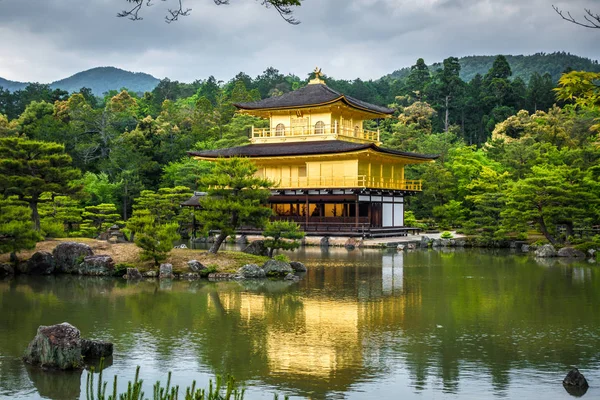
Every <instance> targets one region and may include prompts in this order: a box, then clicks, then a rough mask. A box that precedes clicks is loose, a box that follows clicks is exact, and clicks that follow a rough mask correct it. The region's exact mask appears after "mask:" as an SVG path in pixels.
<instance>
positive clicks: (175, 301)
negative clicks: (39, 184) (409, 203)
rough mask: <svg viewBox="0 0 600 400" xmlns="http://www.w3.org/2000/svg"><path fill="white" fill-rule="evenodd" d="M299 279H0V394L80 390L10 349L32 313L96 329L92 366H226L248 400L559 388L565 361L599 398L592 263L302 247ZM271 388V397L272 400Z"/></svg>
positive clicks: (45, 320) (150, 371)
mask: <svg viewBox="0 0 600 400" xmlns="http://www.w3.org/2000/svg"><path fill="white" fill-rule="evenodd" d="M290 258H291V259H296V260H299V261H303V262H305V263H306V264H307V266H308V267H309V272H308V273H306V275H305V276H304V277H303V279H302V280H301V281H300V282H298V283H294V282H283V281H242V282H208V281H196V282H183V281H173V282H164V281H163V282H160V283H159V282H158V281H143V282H140V283H128V282H126V281H125V280H122V279H103V278H93V277H78V276H59V277H35V278H34V277H18V278H17V279H13V280H4V281H0V398H17V399H37V398H50V399H78V398H85V390H84V388H85V386H84V385H85V376H86V373H85V372H84V373H81V372H76V373H49V372H43V371H39V370H37V369H35V368H29V367H26V366H25V365H24V364H23V363H22V362H21V360H20V356H21V354H22V353H23V351H24V350H25V348H26V347H27V343H28V342H29V341H30V340H31V339H32V338H33V336H34V335H35V332H36V329H37V327H38V325H41V324H42V325H48V324H55V323H60V322H63V321H68V322H70V323H71V324H73V325H75V326H77V327H78V328H79V329H80V330H81V332H82V335H83V336H86V337H90V338H95V339H102V340H109V341H112V342H113V343H114V344H115V354H114V357H113V359H112V361H110V362H109V364H110V365H109V367H108V368H107V369H106V370H105V373H104V377H105V379H107V380H111V381H112V377H113V375H118V376H119V382H120V387H121V389H123V390H124V389H125V385H126V381H127V380H129V379H132V378H133V375H134V372H135V367H136V366H137V365H140V366H141V376H142V377H143V378H144V381H145V392H146V393H147V394H148V395H151V393H152V384H153V383H154V382H156V381H157V380H163V381H165V380H166V376H167V372H168V371H173V382H174V383H175V384H179V385H181V386H187V385H189V384H190V383H191V381H192V380H196V381H197V382H198V383H199V384H200V385H201V386H202V387H204V386H207V385H208V381H209V379H211V378H213V377H214V376H215V374H221V375H227V374H231V375H233V376H235V378H236V379H237V380H238V381H240V382H241V383H242V384H243V385H245V386H246V387H247V388H248V390H247V392H246V398H247V399H250V400H251V399H272V398H273V393H279V394H280V395H289V396H290V397H291V398H310V399H323V398H327V399H373V398H380V399H387V398H390V399H391V398H401V399H430V398H437V399H458V398H459V399H481V398H511V399H512V398H533V397H536V398H544V399H567V398H571V396H570V395H569V394H568V393H567V392H566V391H565V390H564V388H563V387H562V385H561V381H562V379H563V377H564V376H565V375H566V373H567V372H568V370H569V369H570V368H571V367H572V366H577V367H578V368H579V369H580V370H581V371H582V372H583V373H584V374H585V375H586V377H587V379H588V381H589V382H590V385H591V387H590V389H589V390H588V392H587V394H586V395H585V398H598V397H600V312H599V311H598V310H599V309H600V269H599V266H598V264H589V263H587V262H586V261H582V262H577V263H572V264H568V263H563V262H560V261H557V260H554V261H548V262H543V263H538V262H537V261H535V260H534V259H533V258H531V257H530V256H527V255H520V254H511V253H509V252H500V251H484V250H462V251H459V250H457V251H449V250H448V251H436V250H417V251H412V252H405V253H397V252H395V251H394V252H386V251H382V250H368V249H365V250H354V251H348V250H345V249H330V250H321V249H319V248H305V249H300V250H299V251H296V252H295V253H291V254H290ZM280 398H281V397H280Z"/></svg>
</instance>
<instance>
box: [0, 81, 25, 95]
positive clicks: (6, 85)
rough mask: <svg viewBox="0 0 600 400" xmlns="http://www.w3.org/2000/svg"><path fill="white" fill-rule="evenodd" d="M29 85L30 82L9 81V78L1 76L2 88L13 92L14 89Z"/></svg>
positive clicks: (0, 85)
mask: <svg viewBox="0 0 600 400" xmlns="http://www.w3.org/2000/svg"><path fill="white" fill-rule="evenodd" d="M27 85H28V83H25V82H16V81H9V80H7V79H4V78H0V88H3V89H5V90H9V91H11V92H14V91H17V90H21V89H25V87H26V86H27Z"/></svg>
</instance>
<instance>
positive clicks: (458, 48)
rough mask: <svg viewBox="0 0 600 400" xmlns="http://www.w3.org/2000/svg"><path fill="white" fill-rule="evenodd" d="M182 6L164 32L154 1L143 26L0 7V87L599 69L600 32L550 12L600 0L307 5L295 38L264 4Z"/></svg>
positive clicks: (31, 1)
mask: <svg viewBox="0 0 600 400" xmlns="http://www.w3.org/2000/svg"><path fill="white" fill-rule="evenodd" d="M169 1H174V0H169ZM184 1H185V3H184V4H185V5H186V6H188V7H190V8H192V13H191V15H190V16H189V17H185V18H182V19H181V20H180V21H178V22H175V23H172V24H166V23H165V22H164V16H165V14H166V9H167V7H168V3H166V4H165V3H163V2H162V1H158V0H155V4H154V6H152V7H149V8H146V9H144V10H143V17H144V20H143V21H129V20H126V19H122V18H116V13H117V12H118V11H120V10H121V9H123V8H125V7H126V6H127V3H126V2H125V0H92V1H72V0H47V1H39V0H4V1H0V37H2V41H1V45H0V46H1V47H0V51H2V55H3V56H2V57H0V76H2V77H3V78H7V79H12V80H21V81H41V82H50V81H54V80H58V79H61V78H64V77H66V76H69V75H71V74H73V73H76V72H78V71H81V70H84V69H87V68H92V67H96V66H106V65H113V66H116V67H120V68H125V69H129V70H134V71H143V72H148V73H151V74H153V75H155V76H157V77H169V78H171V79H177V80H181V81H188V82H189V81H193V80H195V79H205V78H206V77H208V76H209V75H214V76H215V77H217V78H218V79H221V80H228V79H230V78H231V77H233V76H234V75H235V74H236V73H237V72H239V71H244V72H246V73H248V74H250V75H251V76H256V75H258V74H259V73H261V72H262V71H263V70H265V69H266V68H267V67H269V66H274V67H275V68H278V69H279V70H280V71H281V72H283V73H294V74H296V75H299V76H301V77H305V76H306V74H307V73H309V72H310V71H311V70H312V69H313V68H314V67H315V65H319V66H321V67H322V68H323V71H324V72H325V73H326V74H327V75H329V76H333V77H336V78H345V79H354V78H357V77H360V78H361V79H371V78H373V79H376V78H378V77H380V76H382V75H384V74H386V73H389V72H391V71H393V70H396V69H398V68H402V67H405V66H410V65H411V64H413V63H414V62H415V60H416V59H417V58H419V57H423V58H424V59H425V60H426V61H427V62H436V61H441V60H443V59H444V58H446V57H449V56H463V55H473V54H499V53H505V54H506V53H510V54H531V53H535V52H540V51H544V52H552V51H568V52H571V53H574V54H578V55H582V56H586V57H590V58H595V59H597V58H598V57H599V53H598V50H599V48H598V46H597V40H598V34H599V33H600V32H597V31H593V30H589V29H585V28H581V27H577V26H575V25H573V24H569V23H567V22H565V21H562V20H561V19H560V17H558V15H556V14H555V13H554V10H552V7H551V4H553V3H554V4H557V5H558V6H559V7H562V8H564V9H568V10H571V11H572V12H573V13H574V15H577V13H578V12H580V13H583V9H584V8H592V9H598V8H599V7H600V6H599V5H598V3H597V1H595V0H568V1H562V2H553V1H551V0H529V1H527V2H524V1H521V0H420V1H412V0H305V1H304V3H303V5H302V7H301V8H300V9H298V11H297V12H296V17H297V18H298V19H299V20H301V21H302V23H301V24H300V25H298V26H292V25H289V24H286V23H285V22H284V21H283V20H282V19H281V18H280V17H279V15H278V14H277V12H276V11H275V10H273V9H265V8H264V7H262V6H261V5H260V1H245V0H233V1H232V2H231V4H230V5H228V6H216V5H215V4H214V3H213V1H211V0H184ZM598 11H599V12H600V9H598Z"/></svg>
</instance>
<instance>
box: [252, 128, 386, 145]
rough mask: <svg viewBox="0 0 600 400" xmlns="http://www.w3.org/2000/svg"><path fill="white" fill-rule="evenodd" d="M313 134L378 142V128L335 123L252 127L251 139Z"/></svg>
mask: <svg viewBox="0 0 600 400" xmlns="http://www.w3.org/2000/svg"><path fill="white" fill-rule="evenodd" d="M313 136H334V137H342V138H349V139H359V140H365V141H370V142H379V130H377V131H370V130H368V129H360V128H349V127H343V126H341V125H337V124H335V125H322V126H314V125H313V126H286V127H284V128H283V129H276V128H275V129H271V128H255V127H252V139H266V138H269V139H271V138H273V139H274V140H276V138H288V137H293V138H302V137H313Z"/></svg>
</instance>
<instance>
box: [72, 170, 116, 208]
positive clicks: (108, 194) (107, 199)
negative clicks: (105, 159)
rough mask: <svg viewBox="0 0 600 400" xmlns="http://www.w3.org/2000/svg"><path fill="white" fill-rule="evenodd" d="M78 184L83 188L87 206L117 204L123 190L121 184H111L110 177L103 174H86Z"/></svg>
mask: <svg viewBox="0 0 600 400" xmlns="http://www.w3.org/2000/svg"><path fill="white" fill-rule="evenodd" d="M78 183H79V184H80V185H81V186H82V187H83V189H82V192H83V195H84V197H85V203H86V205H92V206H95V205H98V204H102V203H113V204H114V203H115V202H116V200H117V193H118V191H119V190H120V189H121V182H111V181H110V178H109V176H108V175H107V174H106V173H104V172H101V173H99V174H95V173H93V172H90V171H88V172H86V173H85V174H84V175H83V177H82V178H81V180H79V181H78Z"/></svg>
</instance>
